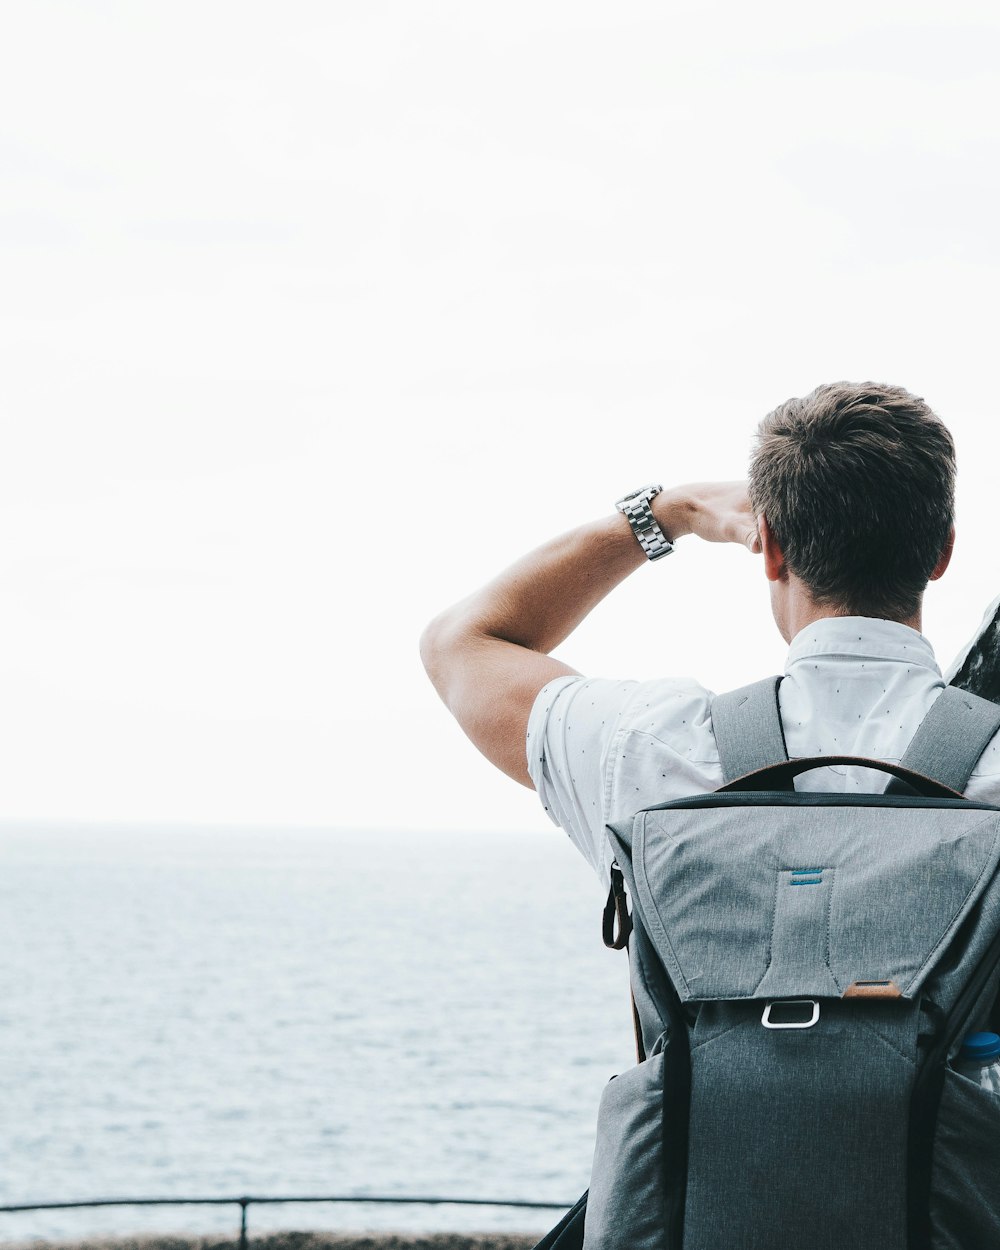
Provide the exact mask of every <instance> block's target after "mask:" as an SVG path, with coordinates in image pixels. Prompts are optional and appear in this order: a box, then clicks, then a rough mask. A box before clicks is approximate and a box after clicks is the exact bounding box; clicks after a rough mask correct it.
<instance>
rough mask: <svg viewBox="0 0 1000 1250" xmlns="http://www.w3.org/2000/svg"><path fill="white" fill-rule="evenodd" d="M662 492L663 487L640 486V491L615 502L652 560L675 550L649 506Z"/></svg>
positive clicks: (635, 491)
mask: <svg viewBox="0 0 1000 1250" xmlns="http://www.w3.org/2000/svg"><path fill="white" fill-rule="evenodd" d="M661 490H663V487H662V486H640V487H639V489H638V490H634V491H632V492H631V493H630V494H628V495H625V496H624V497H623V498H622V499H618V500H616V501H615V507H616V508H617V509H618V511H619V512H621V513H623V514H624V515H625V516H626V517H627V518H628V523H629V525H631V526H632V533H633V534H634V535H635V536H636V538H638V540H639V546H640V547H641V548H642V549H643V551H644V552H645V553H646V555H647V556H648V558H649V559H650V560H659V558H660V557H661V556H668V555H670V553H671V551H673V549H674V544H673V543H672V542H671V541H670V539H669V538H668V537H667V536H666V534H664V532H663V530H661V529H660V527H659V525H658V524H657V522H656V518H655V517H654V516H653V509H652V508H651V507H650V506H649V501H650V500H651V499H652V498H653V496H654V495H658V494H659V493H660V491H661Z"/></svg>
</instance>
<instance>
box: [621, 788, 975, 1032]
mask: <svg viewBox="0 0 1000 1250" xmlns="http://www.w3.org/2000/svg"><path fill="white" fill-rule="evenodd" d="M802 797H803V798H805V796H802ZM622 849H624V848H622ZM625 859H626V862H627V856H625ZM998 862H1000V813H997V812H993V811H989V810H983V809H981V808H976V807H973V806H972V805H971V804H970V805H969V807H968V808H965V807H950V808H920V807H899V806H897V807H852V806H810V805H807V804H806V803H796V804H795V805H789V806H776V807H766V806H752V807H751V806H747V807H725V808H707V809H682V808H674V809H665V810H660V811H657V810H653V811H650V812H641V813H640V814H639V815H638V816H637V817H636V820H635V827H634V830H633V847H632V863H631V869H632V872H631V874H630V875H631V876H632V877H634V881H630V886H632V887H633V889H634V893H633V900H634V903H635V906H636V910H637V913H638V915H639V918H640V920H641V922H642V924H643V926H644V928H645V929H646V931H647V933H648V936H649V938H650V939H651V941H652V943H653V945H654V947H655V948H656V951H657V953H658V955H659V956H660V958H661V959H662V961H663V963H664V966H665V967H666V969H667V972H668V973H669V975H670V977H671V980H672V981H673V983H674V985H675V987H676V989H677V992H678V994H679V995H680V997H681V998H682V999H683V1000H685V1001H702V1002H704V1001H706V1000H725V999H741V998H774V997H796V996H799V995H804V996H816V995H837V996H839V995H841V994H843V992H844V991H845V990H846V989H847V988H848V987H849V986H850V985H851V984H852V983H854V982H855V981H886V980H892V981H894V982H895V983H896V985H897V986H898V987H899V990H900V991H901V992H902V994H903V995H904V996H907V997H912V996H913V995H915V994H916V993H917V991H918V989H919V988H920V986H921V985H922V984H923V983H924V981H925V980H926V978H927V976H928V974H929V973H931V971H932V970H933V969H934V967H935V965H936V964H937V962H938V961H939V960H940V958H941V956H942V954H943V953H944V952H945V951H946V950H947V948H948V944H949V942H950V940H951V937H952V936H953V934H954V933H955V932H956V931H957V929H958V927H959V926H960V924H961V922H962V921H963V920H964V918H965V917H966V916H967V915H968V914H969V912H970V910H971V909H972V907H973V906H974V905H975V904H976V903H977V902H978V901H979V900H980V898H981V897H982V896H983V895H984V893H985V892H988V893H989V894H990V898H989V900H988V907H989V908H990V909H992V908H993V907H994V906H995V905H996V902H997V900H996V899H995V898H994V895H995V894H996V893H997V891H998V886H997V884H995V883H994V876H995V874H996V871H997V865H998ZM623 870H624V865H623ZM988 887H989V889H988ZM991 932H992V930H991ZM988 937H989V933H987V934H985V936H984V940H988ZM968 971H969V968H968V967H967V966H966V967H965V968H964V969H962V970H961V973H960V980H964V979H965V977H966V976H967V975H968ZM955 988H956V990H957V983H956V987H955ZM939 1001H940V1000H939ZM941 1006H945V1007H946V1006H947V1003H945V1002H941Z"/></svg>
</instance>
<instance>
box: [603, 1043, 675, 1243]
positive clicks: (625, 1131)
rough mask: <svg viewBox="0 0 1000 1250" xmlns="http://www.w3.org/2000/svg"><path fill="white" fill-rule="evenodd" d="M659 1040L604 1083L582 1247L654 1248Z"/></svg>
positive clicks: (659, 1215) (657, 1238)
mask: <svg viewBox="0 0 1000 1250" xmlns="http://www.w3.org/2000/svg"><path fill="white" fill-rule="evenodd" d="M661 1046H662V1039H661V1040H660V1042H658V1043H657V1047H658V1050H657V1053H655V1054H653V1055H651V1056H650V1058H648V1059H645V1060H643V1062H642V1063H640V1064H638V1065H637V1066H636V1067H634V1068H629V1070H628V1071H627V1072H623V1073H622V1074H621V1076H616V1077H614V1078H613V1079H612V1080H611V1081H609V1082H608V1084H607V1085H606V1086H605V1089H604V1093H603V1094H602V1096H601V1106H600V1110H599V1111H598V1113H597V1146H596V1149H595V1151H594V1165H593V1171H592V1174H591V1179H590V1197H589V1200H588V1202H587V1219H586V1224H585V1226H584V1238H583V1246H584V1250H660V1247H661V1246H662V1245H663V1237H664V1226H665V1221H666V1209H665V1200H664V1183H663V1178H664V1142H663V1134H664V1123H663V1080H664V1053H663V1051H662V1049H659V1048H660V1047H661Z"/></svg>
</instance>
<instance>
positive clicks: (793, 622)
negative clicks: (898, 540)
mask: <svg viewBox="0 0 1000 1250" xmlns="http://www.w3.org/2000/svg"><path fill="white" fill-rule="evenodd" d="M785 591H786V594H785V596H784V603H783V604H782V605H781V606H782V611H781V615H780V617H779V616H778V613H777V610H776V612H775V616H776V619H777V623H778V628H779V629H780V630H781V635H782V637H783V638H784V640H785V642H791V641H792V639H793V638H794V637H795V635H796V634H797V633H798V632H799V631H800V630H802V629H805V628H806V626H807V625H812V624H813V622H814V621H821V620H824V619H825V618H826V617H830V616H858V615H859V613H857V612H855V611H848V610H847V609H845V608H837V607H834V606H832V605H830V604H819V603H817V602H816V600H815V599H813V598H812V596H811V595H809V594H808V592H807V591H806V589H805V587H804V586H802V584H801V582H799V583H798V584H797V585H792V584H789V585H786V587H785ZM861 615H864V613H861ZM879 619H889V620H895V621H898V622H899V623H900V624H901V625H908V626H909V627H910V629H915V630H916V631H917V633H918V634H919V633H922V632H923V628H922V627H923V614H922V612H921V608H920V605H918V606H917V610H916V612H915V613H914V614H913V615H912V616H908V617H906V618H905V619H904V618H903V617H889V618H879Z"/></svg>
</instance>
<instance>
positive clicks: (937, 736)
mask: <svg viewBox="0 0 1000 1250" xmlns="http://www.w3.org/2000/svg"><path fill="white" fill-rule="evenodd" d="M998 729H1000V704H997V703H991V702H990V701H989V699H981V698H980V697H979V695H976V694H969V692H968V691H967V690H960V689H959V688H958V687H957V686H945V688H944V690H942V692H941V693H940V694H939V695H938V697H937V698H936V699H935V700H934V702H933V704H932V705H931V709H930V711H929V712H928V713H927V715H926V716H925V717H924V719H923V720H922V721H921V722H920V724H919V725H918V726H917V732H916V733H915V734H914V735H913V738H912V739H911V741H910V745H909V746H908V747H907V748H906V751H905V752H904V754H903V758H902V759H901V760H900V761H899V762H900V764H901V765H902V767H903V768H909V769H912V771H913V772H915V773H923V775H924V776H925V777H933V778H934V780H935V781H940V782H941V783H942V784H943V785H946V786H949V787H950V788H951V789H952V790H957V791H958V793H959V794H962V793H963V792H964V790H965V787H966V786H967V785H968V784H969V778H970V777H971V776H972V770H973V769H974V768H975V767H976V765H977V764H978V763H979V757H980V756H981V755H982V753H983V752H984V751H985V750H986V748H987V747H988V746H989V744H990V740H991V739H992V738H993V735H994V734H995V733H996V732H997V730H998Z"/></svg>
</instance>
